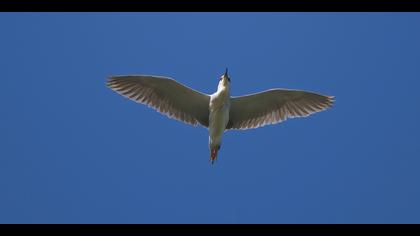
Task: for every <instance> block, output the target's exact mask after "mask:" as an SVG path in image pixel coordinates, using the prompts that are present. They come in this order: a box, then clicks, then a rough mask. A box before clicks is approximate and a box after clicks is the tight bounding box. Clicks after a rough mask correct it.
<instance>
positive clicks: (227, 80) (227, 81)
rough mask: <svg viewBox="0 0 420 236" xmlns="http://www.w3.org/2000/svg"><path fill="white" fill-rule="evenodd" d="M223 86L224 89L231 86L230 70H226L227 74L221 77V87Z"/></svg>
mask: <svg viewBox="0 0 420 236" xmlns="http://www.w3.org/2000/svg"><path fill="white" fill-rule="evenodd" d="M220 85H222V86H224V87H227V86H230V77H229V75H228V69H227V68H226V71H225V73H224V74H223V75H222V76H220V79H219V86H220Z"/></svg>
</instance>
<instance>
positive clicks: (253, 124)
mask: <svg viewBox="0 0 420 236" xmlns="http://www.w3.org/2000/svg"><path fill="white" fill-rule="evenodd" d="M333 98H334V97H332V96H324V95H321V94H317V93H312V92H306V91H302V90H288V89H270V90H267V91H264V92H260V93H255V94H250V95H246V96H240V97H233V98H231V106H230V113H229V122H228V124H227V127H226V129H252V128H258V127H261V126H264V125H268V124H276V123H279V122H282V121H284V120H286V119H287V118H293V117H304V116H308V115H310V114H312V113H315V112H319V111H323V110H325V109H327V108H328V107H331V106H332V103H333Z"/></svg>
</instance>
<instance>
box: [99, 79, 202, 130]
mask: <svg viewBox="0 0 420 236" xmlns="http://www.w3.org/2000/svg"><path fill="white" fill-rule="evenodd" d="M107 85H108V87H110V88H111V89H112V90H114V91H116V92H118V93H119V94H121V95H123V96H125V97H127V98H129V99H131V100H133V101H135V102H139V103H142V104H145V105H148V106H149V107H152V108H153V109H155V110H156V111H158V112H160V113H162V114H165V115H167V116H168V117H170V118H174V119H176V120H179V121H182V122H185V123H187V124H191V125H194V126H196V125H197V124H201V125H203V126H205V127H208V126H209V103H210V96H209V95H207V94H203V93H200V92H198V91H195V90H193V89H191V88H189V87H187V86H185V85H182V84H180V83H178V82H176V81H175V80H173V79H171V78H167V77H160V76H149V75H138V76H134V75H132V76H111V77H109V78H108V82H107Z"/></svg>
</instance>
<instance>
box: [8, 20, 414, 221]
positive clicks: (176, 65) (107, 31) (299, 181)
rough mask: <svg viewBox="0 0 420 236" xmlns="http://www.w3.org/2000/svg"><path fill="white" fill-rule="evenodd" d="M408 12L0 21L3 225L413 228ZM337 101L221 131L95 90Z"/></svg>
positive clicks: (410, 25)
mask: <svg viewBox="0 0 420 236" xmlns="http://www.w3.org/2000/svg"><path fill="white" fill-rule="evenodd" d="M419 23H420V14H418V13H260V14H257V13H234V14H232V13H130V14H127V13H2V14H0V28H1V37H0V52H1V53H0V71H1V82H2V83H1V84H2V85H1V88H0V89H1V93H0V107H1V110H2V111H1V116H0V121H1V122H0V223H420V201H419V199H420V184H419V180H420V171H419V167H420V155H419V153H420V145H419V140H420V125H419V123H418V121H419V120H420V106H419V104H418V102H419V101H420V93H419V92H418V89H419V87H420V66H419V61H420V44H419V42H420V30H419V27H418V25H419ZM225 67H229V72H230V76H231V79H232V95H235V96H237V95H243V94H247V93H253V92H257V91H260V90H264V89H269V88H273V87H282V88H291V89H304V90H310V91H316V92H320V93H323V94H328V95H334V96H336V103H335V105H334V107H333V108H332V109H329V110H327V111H324V112H321V113H317V114H315V115H312V116H310V117H308V118H300V119H290V120H287V121H286V122H284V123H281V124H278V125H274V126H265V127H263V128H260V129H254V130H248V131H232V132H227V133H225V135H224V139H223V146H222V149H221V150H220V153H219V160H218V161H217V163H216V164H215V165H214V166H211V165H210V164H209V162H208V158H209V150H208V146H207V145H208V132H207V130H206V129H203V128H201V127H192V126H188V125H185V124H183V123H180V122H178V121H175V120H171V119H168V118H167V117H166V116H162V115H160V114H159V113H157V112H155V111H154V110H152V109H149V108H147V107H145V106H142V105H140V104H137V103H134V102H132V101H130V100H128V99H125V98H124V97H122V96H120V95H118V94H116V93H114V92H113V91H111V90H110V89H108V88H107V87H106V86H105V79H106V77H107V76H109V75H119V74H155V75H164V76H170V77H173V78H174V79H176V80H178V81H179V82H181V83H183V84H186V85H187V86H190V87H192V88H194V89H197V90H200V91H203V92H206V93H212V92H214V91H215V90H216V87H217V82H218V77H219V76H220V75H221V74H222V73H223V72H224V69H225Z"/></svg>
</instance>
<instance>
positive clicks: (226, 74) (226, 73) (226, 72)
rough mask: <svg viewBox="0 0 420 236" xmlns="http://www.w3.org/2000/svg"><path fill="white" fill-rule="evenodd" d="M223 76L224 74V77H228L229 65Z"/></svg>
mask: <svg viewBox="0 0 420 236" xmlns="http://www.w3.org/2000/svg"><path fill="white" fill-rule="evenodd" d="M223 76H224V77H226V78H227V77H228V68H227V67H226V71H225V73H224V74H223Z"/></svg>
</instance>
